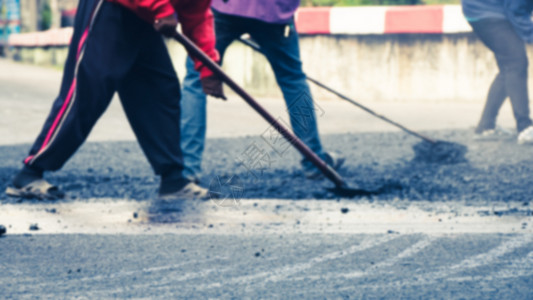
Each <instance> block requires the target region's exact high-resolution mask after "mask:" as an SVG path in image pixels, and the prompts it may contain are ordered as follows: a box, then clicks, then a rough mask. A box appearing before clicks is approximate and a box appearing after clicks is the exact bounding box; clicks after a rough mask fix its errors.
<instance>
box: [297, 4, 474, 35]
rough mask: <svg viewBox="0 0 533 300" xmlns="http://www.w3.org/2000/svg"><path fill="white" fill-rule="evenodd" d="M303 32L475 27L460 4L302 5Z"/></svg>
mask: <svg viewBox="0 0 533 300" xmlns="http://www.w3.org/2000/svg"><path fill="white" fill-rule="evenodd" d="M296 28H297V30H298V32H299V33H303V34H387V33H459V32H470V31H472V29H471V28H470V26H469V25H468V23H467V22H466V20H465V18H464V16H463V13H462V11H461V6H460V5H428V6H360V7H333V8H314V7H309V8H305V7H304V8H301V9H299V10H298V12H297V14H296Z"/></svg>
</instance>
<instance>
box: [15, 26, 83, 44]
mask: <svg viewBox="0 0 533 300" xmlns="http://www.w3.org/2000/svg"><path fill="white" fill-rule="evenodd" d="M72 32H73V28H72V27H65V28H60V29H50V30H47V31H40V32H29V33H19V34H11V35H9V39H8V44H9V45H10V46H17V47H46V46H64V45H68V44H69V43H70V39H71V38H72Z"/></svg>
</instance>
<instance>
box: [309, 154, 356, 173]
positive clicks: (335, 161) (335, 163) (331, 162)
mask: <svg viewBox="0 0 533 300" xmlns="http://www.w3.org/2000/svg"><path fill="white" fill-rule="evenodd" d="M325 156H326V157H325V158H324V161H325V162H326V164H328V166H330V167H332V168H333V169H334V170H338V169H339V168H340V167H341V166H342V165H343V164H344V161H345V160H346V159H345V158H344V157H342V156H340V155H339V154H336V153H333V152H328V153H326V155H325ZM304 175H305V177H306V178H308V179H322V178H323V177H324V174H322V172H321V171H320V170H319V169H318V168H317V167H315V166H312V167H311V168H308V169H304Z"/></svg>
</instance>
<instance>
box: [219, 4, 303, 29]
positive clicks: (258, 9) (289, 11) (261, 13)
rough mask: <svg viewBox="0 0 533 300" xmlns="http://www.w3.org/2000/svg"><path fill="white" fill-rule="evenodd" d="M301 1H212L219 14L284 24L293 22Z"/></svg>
mask: <svg viewBox="0 0 533 300" xmlns="http://www.w3.org/2000/svg"><path fill="white" fill-rule="evenodd" d="M299 5H300V0H227V1H224V0H212V2H211V7H212V8H213V9H215V10H216V11H218V12H221V13H224V14H228V15H234V16H239V17H245V18H252V19H257V20H260V21H263V22H267V23H275V24H284V23H287V22H288V21H290V20H291V18H292V16H293V15H294V13H295V12H296V9H297V8H298V6H299Z"/></svg>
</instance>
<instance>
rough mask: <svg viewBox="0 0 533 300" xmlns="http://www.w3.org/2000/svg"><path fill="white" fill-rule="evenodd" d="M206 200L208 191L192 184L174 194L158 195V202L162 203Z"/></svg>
mask: <svg viewBox="0 0 533 300" xmlns="http://www.w3.org/2000/svg"><path fill="white" fill-rule="evenodd" d="M208 198H209V191H208V190H207V189H204V188H203V187H201V186H199V185H197V184H196V183H194V182H189V183H187V184H186V185H185V186H184V187H183V188H181V189H180V190H178V191H176V192H173V193H168V194H159V200H162V201H173V200H207V199H208Z"/></svg>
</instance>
